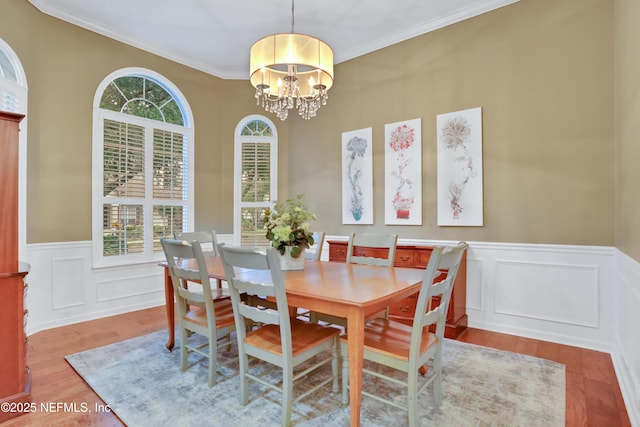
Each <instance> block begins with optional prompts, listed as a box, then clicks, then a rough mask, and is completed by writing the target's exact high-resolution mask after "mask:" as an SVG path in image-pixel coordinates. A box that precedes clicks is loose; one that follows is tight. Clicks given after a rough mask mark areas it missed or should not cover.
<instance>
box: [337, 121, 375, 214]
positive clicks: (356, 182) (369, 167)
mask: <svg viewBox="0 0 640 427" xmlns="http://www.w3.org/2000/svg"><path fill="white" fill-rule="evenodd" d="M371 141H372V130H371V128H365V129H359V130H354V131H350V132H343V133H342V223H343V224H373V156H372V154H371V150H372V146H371Z"/></svg>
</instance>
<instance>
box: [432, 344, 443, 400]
mask: <svg viewBox="0 0 640 427" xmlns="http://www.w3.org/2000/svg"><path fill="white" fill-rule="evenodd" d="M441 355H442V347H440V348H439V349H438V350H436V354H435V355H434V356H433V375H435V377H434V378H433V400H434V401H435V403H436V405H438V406H440V405H441V404H442V357H441Z"/></svg>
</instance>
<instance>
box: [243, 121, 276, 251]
mask: <svg viewBox="0 0 640 427" xmlns="http://www.w3.org/2000/svg"><path fill="white" fill-rule="evenodd" d="M253 121H261V122H264V123H266V124H267V125H268V126H269V127H270V128H271V132H272V136H255V135H253V136H246V135H242V130H243V129H244V128H245V126H247V125H248V124H249V123H251V122H253ZM245 142H248V143H257V142H259V143H268V144H269V147H270V150H269V156H270V158H269V162H270V166H269V167H270V187H269V199H270V201H269V202H242V200H241V197H240V192H241V190H242V144H243V143H245ZM233 145H234V150H233V152H234V158H233V237H234V239H233V240H234V244H235V245H238V246H240V245H241V244H242V219H241V218H240V213H241V211H242V208H260V207H268V208H273V204H274V201H275V200H277V198H278V129H277V128H276V126H275V124H274V123H273V122H272V121H271V120H269V119H268V118H267V117H265V116H263V115H260V114H252V115H249V116H246V117H244V118H243V119H242V120H240V121H239V122H238V124H237V125H236V129H235V131H234V144H233Z"/></svg>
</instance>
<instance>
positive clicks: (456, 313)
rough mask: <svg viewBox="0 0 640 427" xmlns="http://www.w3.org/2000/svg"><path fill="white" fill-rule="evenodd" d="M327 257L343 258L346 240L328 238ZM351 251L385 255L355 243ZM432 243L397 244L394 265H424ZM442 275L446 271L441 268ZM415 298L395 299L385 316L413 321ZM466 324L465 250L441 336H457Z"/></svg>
mask: <svg viewBox="0 0 640 427" xmlns="http://www.w3.org/2000/svg"><path fill="white" fill-rule="evenodd" d="M327 243H328V244H329V261H334V262H345V261H346V259H347V242H346V241H337V240H329V241H328V242H327ZM353 251H354V255H358V256H376V257H381V258H382V257H386V256H387V253H386V250H385V249H374V248H366V247H359V246H356V247H355V248H354V249H353ZM432 251H433V246H418V245H415V246H414V245H398V246H397V248H396V256H395V262H394V266H396V267H409V268H426V267H427V264H428V263H429V258H430V257H431V252H432ZM442 274H443V275H445V276H444V277H446V272H442ZM417 302H418V294H417V293H416V294H414V295H411V296H409V297H407V298H404V299H401V300H399V301H396V302H395V303H394V304H393V305H391V306H390V307H389V317H391V318H393V319H395V320H399V321H402V322H405V323H408V324H411V323H412V322H413V317H414V314H415V310H416V303H417ZM439 302H440V301H439V299H434V300H433V301H432V304H433V305H434V306H437V304H438V303H439ZM466 327H467V253H466V251H465V253H464V255H463V256H462V261H461V263H460V268H459V269H458V275H457V276H456V280H455V283H454V285H453V292H452V294H451V301H450V302H449V310H448V311H447V326H446V329H445V336H446V337H447V338H457V337H458V336H459V335H460V333H462V331H464V330H465V328H466Z"/></svg>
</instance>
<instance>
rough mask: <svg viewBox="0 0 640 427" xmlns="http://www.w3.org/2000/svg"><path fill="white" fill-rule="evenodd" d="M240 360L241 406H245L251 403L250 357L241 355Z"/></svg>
mask: <svg viewBox="0 0 640 427" xmlns="http://www.w3.org/2000/svg"><path fill="white" fill-rule="evenodd" d="M238 359H239V360H238V361H239V365H240V404H241V405H242V406H245V405H246V404H247V403H249V378H247V371H248V370H249V357H248V356H247V355H246V354H241V355H239V358H238Z"/></svg>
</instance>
